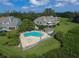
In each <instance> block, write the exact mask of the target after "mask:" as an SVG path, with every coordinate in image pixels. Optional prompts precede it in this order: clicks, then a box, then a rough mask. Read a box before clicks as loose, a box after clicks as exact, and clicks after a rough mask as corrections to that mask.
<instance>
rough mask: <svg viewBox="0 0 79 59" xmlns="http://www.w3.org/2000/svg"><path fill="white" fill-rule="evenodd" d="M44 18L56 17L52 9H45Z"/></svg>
mask: <svg viewBox="0 0 79 59" xmlns="http://www.w3.org/2000/svg"><path fill="white" fill-rule="evenodd" d="M43 15H44V16H56V13H55V11H54V10H53V9H51V8H47V9H45V11H44V12H43Z"/></svg>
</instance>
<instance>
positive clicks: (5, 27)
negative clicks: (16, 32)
mask: <svg viewBox="0 0 79 59" xmlns="http://www.w3.org/2000/svg"><path fill="white" fill-rule="evenodd" d="M20 23H21V20H20V19H19V18H15V17H13V16H8V17H1V18H0V31H11V30H13V29H17V28H18V26H19V25H20Z"/></svg>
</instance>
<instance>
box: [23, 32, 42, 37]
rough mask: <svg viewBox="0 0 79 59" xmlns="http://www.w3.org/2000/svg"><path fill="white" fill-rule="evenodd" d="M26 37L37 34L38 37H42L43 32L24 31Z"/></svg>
mask: <svg viewBox="0 0 79 59" xmlns="http://www.w3.org/2000/svg"><path fill="white" fill-rule="evenodd" d="M24 36H25V37H29V36H36V37H41V36H43V34H42V33H41V32H26V33H24Z"/></svg>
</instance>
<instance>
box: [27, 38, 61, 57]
mask: <svg viewBox="0 0 79 59" xmlns="http://www.w3.org/2000/svg"><path fill="white" fill-rule="evenodd" d="M59 47H60V42H59V41H57V40H56V39H54V38H51V39H48V40H45V41H43V42H40V43H39V44H38V45H36V46H35V47H33V48H31V49H28V50H27V51H26V54H35V55H38V56H40V55H42V54H44V53H46V52H48V51H49V50H52V49H57V48H59Z"/></svg>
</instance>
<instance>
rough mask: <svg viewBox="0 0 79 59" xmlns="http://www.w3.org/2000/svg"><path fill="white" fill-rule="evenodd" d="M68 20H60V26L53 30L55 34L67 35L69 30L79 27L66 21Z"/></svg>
mask: <svg viewBox="0 0 79 59" xmlns="http://www.w3.org/2000/svg"><path fill="white" fill-rule="evenodd" d="M68 20H69V19H68V18H61V21H60V25H59V26H56V28H55V29H54V30H55V31H56V32H58V31H62V32H63V33H67V32H68V31H69V30H71V29H73V28H75V27H77V26H79V24H78V23H73V22H70V21H68Z"/></svg>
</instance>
